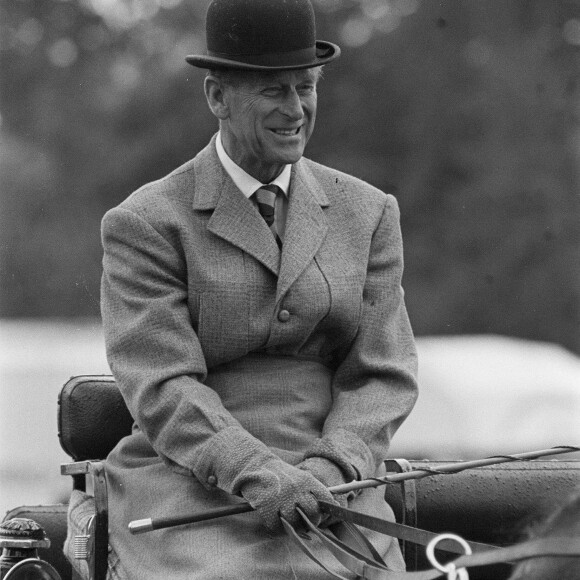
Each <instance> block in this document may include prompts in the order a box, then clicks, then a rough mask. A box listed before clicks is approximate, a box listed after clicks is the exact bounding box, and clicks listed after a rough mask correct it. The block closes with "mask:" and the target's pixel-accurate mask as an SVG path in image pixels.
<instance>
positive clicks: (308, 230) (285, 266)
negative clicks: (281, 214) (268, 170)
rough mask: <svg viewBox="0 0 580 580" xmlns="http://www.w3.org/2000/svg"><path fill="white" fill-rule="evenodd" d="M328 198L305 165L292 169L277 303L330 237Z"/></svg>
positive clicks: (297, 164)
mask: <svg viewBox="0 0 580 580" xmlns="http://www.w3.org/2000/svg"><path fill="white" fill-rule="evenodd" d="M326 206H328V198H327V197H326V195H325V193H324V191H323V190H322V188H321V187H320V185H319V184H318V182H317V181H316V180H315V179H314V177H313V176H312V174H311V173H310V171H309V170H308V168H307V167H306V164H305V162H304V161H299V162H298V163H296V164H295V165H294V167H293V168H292V178H291V180H290V192H289V204H288V217H287V222H286V231H285V235H284V247H283V251H282V262H281V265H280V276H279V279H278V288H277V290H276V302H278V301H279V300H280V299H281V298H282V296H283V295H284V294H285V293H286V292H287V291H288V289H289V288H290V286H292V284H293V283H294V282H295V281H296V279H297V278H298V276H300V274H301V273H302V272H303V271H304V269H305V268H306V266H308V264H309V263H310V261H311V260H312V259H313V258H314V256H315V254H316V252H317V251H318V249H319V248H320V246H321V244H322V242H323V240H324V238H325V237H326V233H327V231H328V223H327V220H326V216H325V215H324V212H323V210H322V207H326Z"/></svg>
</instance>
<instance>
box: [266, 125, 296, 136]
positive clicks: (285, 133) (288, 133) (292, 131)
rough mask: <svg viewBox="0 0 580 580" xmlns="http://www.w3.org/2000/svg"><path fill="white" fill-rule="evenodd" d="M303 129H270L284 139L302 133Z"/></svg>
mask: <svg viewBox="0 0 580 580" xmlns="http://www.w3.org/2000/svg"><path fill="white" fill-rule="evenodd" d="M300 129H301V127H296V128H295V129H270V130H271V131H272V132H273V133H275V134H276V135H282V136H283V137H292V136H294V135H298V133H300Z"/></svg>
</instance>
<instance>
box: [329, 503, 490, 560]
mask: <svg viewBox="0 0 580 580" xmlns="http://www.w3.org/2000/svg"><path fill="white" fill-rule="evenodd" d="M318 504H319V505H320V509H321V510H322V512H324V513H327V514H331V515H332V516H334V517H337V518H341V519H342V520H343V521H345V522H352V523H353V524H357V525H358V526H362V527H363V528H368V529H369V530H374V531H375V532H379V533H381V534H386V535H387V536H392V537H394V538H399V539H401V540H406V541H408V542H413V543H415V544H420V545H422V546H426V545H427V544H428V543H429V542H430V541H431V540H433V539H434V538H436V537H437V536H439V534H436V533H434V532H429V531H427V530H422V529H420V528H413V527H411V526H405V525H403V524H396V523H394V522H387V521H385V520H381V519H379V518H375V517H373V516H369V515H367V514H361V513H359V512H357V511H354V510H351V509H348V508H343V507H341V506H338V505H335V504H332V503H328V502H325V501H319V502H318ZM467 543H468V545H469V547H470V548H471V550H472V552H474V553H475V552H482V551H488V550H496V549H497V546H492V545H491V544H483V543H480V542H467ZM437 547H438V548H439V549H441V550H445V551H446V552H452V553H454V554H463V553H464V552H463V550H462V549H461V547H460V546H458V544H457V543H456V542H453V541H450V540H442V541H441V542H439V543H438V544H437Z"/></svg>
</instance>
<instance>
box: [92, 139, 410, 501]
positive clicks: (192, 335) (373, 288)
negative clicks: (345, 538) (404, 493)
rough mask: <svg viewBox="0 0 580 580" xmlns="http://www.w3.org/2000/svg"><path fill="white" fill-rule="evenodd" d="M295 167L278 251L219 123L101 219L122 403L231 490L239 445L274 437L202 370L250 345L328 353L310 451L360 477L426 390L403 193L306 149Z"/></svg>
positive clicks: (172, 452)
mask: <svg viewBox="0 0 580 580" xmlns="http://www.w3.org/2000/svg"><path fill="white" fill-rule="evenodd" d="M290 183H291V185H290V191H289V208H288V218H287V227H286V235H285V240H284V247H283V251H282V252H280V250H279V249H278V247H277V245H276V243H275V241H274V239H273V236H272V234H271V232H270V230H269V229H268V227H267V226H266V224H265V222H264V220H263V219H262V218H261V216H260V215H259V213H258V211H257V209H256V208H255V206H254V205H253V203H252V202H251V201H250V200H248V199H247V198H246V197H244V195H243V194H242V193H241V192H240V191H239V190H238V189H237V187H236V186H235V185H234V183H233V182H232V180H231V178H230V177H229V176H228V174H227V173H226V172H225V170H224V169H223V167H222V165H221V163H220V162H219V159H218V157H217V153H216V149H215V136H214V138H213V139H212V141H211V142H210V144H209V145H208V146H207V147H206V148H205V149H204V150H203V151H201V152H200V153H199V154H198V155H197V156H196V157H195V158H194V159H193V160H191V161H189V162H187V163H185V164H184V165H183V166H181V167H180V168H178V169H176V170H175V171H173V172H172V173H171V174H169V175H168V176H166V177H165V178H163V179H161V180H159V181H156V182H153V183H151V184H148V185H146V186H144V187H143V188H141V189H139V190H138V191H136V192H135V193H134V194H132V195H131V196H130V197H129V198H127V199H126V200H125V201H124V202H123V203H121V204H120V205H119V206H118V207H116V208H114V209H112V210H110V211H109V212H108V213H107V214H106V216H105V217H104V219H103V229H102V235H103V246H104V274H103V283H102V315H103V321H104V328H105V339H106V345H107V355H108V358H109V363H110V366H111V370H112V372H113V374H114V376H115V378H116V380H117V382H118V384H119V387H120V389H121V391H122V393H123V396H124V397H125V399H126V402H127V405H128V407H129V410H130V412H131V413H132V415H133V417H134V418H135V421H136V424H137V425H138V426H139V428H140V429H141V430H142V431H143V433H144V434H145V436H146V438H147V440H148V442H149V443H150V444H151V446H152V447H153V449H154V451H155V453H156V454H157V455H158V456H159V457H161V458H162V459H163V461H164V462H165V463H166V464H167V465H168V466H169V467H170V468H171V469H172V470H174V471H176V472H178V473H182V474H188V475H192V474H193V475H194V476H195V477H196V478H197V479H198V480H199V481H200V482H202V483H203V484H204V485H207V486H210V485H215V482H216V478H217V485H218V487H220V488H222V489H224V490H226V491H231V489H230V488H229V484H230V482H231V479H232V478H233V476H234V474H229V473H228V459H230V458H231V457H232V454H236V453H238V454H239V453H242V454H252V453H265V452H269V450H268V451H266V450H264V443H263V442H262V441H260V438H259V436H256V434H255V433H252V432H251V430H248V428H247V426H245V425H243V424H242V423H241V422H240V421H239V420H238V419H237V418H236V417H234V416H233V415H232V413H230V411H229V410H228V408H226V406H225V405H224V403H223V401H222V400H221V398H220V396H219V395H218V394H217V393H216V391H215V390H214V389H213V388H212V387H211V386H209V384H208V382H209V381H208V377H209V376H211V373H212V371H213V370H214V369H219V368H221V367H222V366H223V365H225V364H227V363H230V362H231V361H235V360H239V359H241V358H243V357H245V356H247V355H248V354H250V353H258V354H262V355H264V356H268V355H272V356H276V357H282V358H283V357H287V358H288V359H292V360H304V361H312V360H316V361H320V362H321V363H322V364H324V365H325V366H326V367H327V368H329V369H331V373H332V385H331V388H332V404H331V407H330V410H329V412H328V414H327V417H326V419H325V421H324V424H323V425H322V427H321V433H320V436H319V437H318V438H316V439H314V440H312V441H311V442H310V445H309V448H308V449H306V450H305V452H304V456H305V457H307V456H323V457H327V458H330V459H332V460H333V461H335V462H337V463H338V464H339V465H341V466H342V467H343V469H346V470H347V471H348V470H350V471H349V472H350V473H352V474H353V475H354V476H355V477H356V478H366V477H371V476H373V475H374V474H375V472H376V469H377V465H379V463H380V462H381V461H382V460H383V459H384V457H385V454H386V452H387V449H388V445H389V441H390V438H391V437H392V435H393V434H394V432H395V431H396V429H397V428H398V426H399V425H400V424H401V422H402V421H403V420H404V418H405V417H406V416H407V414H408V413H409V412H410V410H411V408H412V406H413V404H414V401H415V398H416V394H417V388H416V381H415V375H416V351H415V346H414V340H413V335H412V332H411V328H410V325H409V320H408V317H407V312H406V309H405V305H404V297H403V296H404V295H403V291H402V288H401V276H402V271H403V252H402V242H401V232H400V227H399V212H398V206H397V203H396V200H395V198H394V197H393V196H391V195H385V194H384V193H382V192H381V191H379V190H378V189H376V188H374V187H372V186H370V185H369V184H367V183H364V182H363V181H361V180H358V179H356V178H354V177H351V176H348V175H346V174H344V173H341V172H339V171H336V170H333V169H329V168H327V167H324V166H322V165H320V164H317V163H315V162H313V161H310V160H308V159H306V158H302V159H301V160H300V161H299V162H297V163H296V164H294V165H293V168H292V176H291V182H290ZM240 380H243V378H240ZM208 481H209V483H208Z"/></svg>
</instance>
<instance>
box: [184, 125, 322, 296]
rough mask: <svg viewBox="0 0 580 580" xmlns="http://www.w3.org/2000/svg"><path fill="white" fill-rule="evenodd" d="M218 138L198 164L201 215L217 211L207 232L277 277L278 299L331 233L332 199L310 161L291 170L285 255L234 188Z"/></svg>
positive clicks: (196, 207)
mask: <svg viewBox="0 0 580 580" xmlns="http://www.w3.org/2000/svg"><path fill="white" fill-rule="evenodd" d="M215 140H216V135H214V136H213V138H212V140H211V141H210V143H209V144H208V146H207V147H205V149H203V150H202V151H201V152H200V153H199V154H198V155H197V157H196V158H195V160H194V167H195V181H196V186H195V188H194V191H195V198H194V201H193V208H194V210H197V211H209V210H213V214H212V216H211V218H210V219H209V222H208V230H209V231H211V232H212V233H214V234H215V235H216V236H219V237H220V238H222V239H224V240H226V241H228V242H230V243H231V244H233V245H235V246H237V247H239V248H240V249H242V250H243V251H245V252H247V253H248V254H250V255H251V256H253V257H254V258H256V259H257V260H258V261H260V262H261V263H262V264H263V265H264V266H265V267H266V268H268V269H269V270H270V271H271V272H272V273H273V274H275V275H278V276H279V280H278V289H277V299H280V298H281V297H282V296H283V295H284V294H285V293H286V291H287V290H288V288H289V287H290V286H291V285H292V284H293V283H294V281H295V280H296V279H297V278H298V276H299V275H300V274H301V273H302V271H303V270H304V269H305V268H306V266H307V265H308V263H309V262H310V261H311V260H312V258H313V257H314V255H315V254H316V252H317V251H318V249H319V248H320V245H321V244H322V241H323V240H324V237H325V236H326V232H327V230H328V224H327V222H326V216H325V215H324V211H323V210H322V208H323V207H327V206H328V205H329V201H328V198H327V196H326V194H325V193H324V191H323V190H322V188H321V186H320V185H319V183H318V181H317V180H316V178H315V177H314V176H313V175H312V173H311V171H310V169H309V167H308V164H307V161H306V160H304V159H301V160H300V161H298V162H297V163H295V164H294V165H293V167H292V175H291V178H290V191H289V194H288V195H289V204H288V217H287V222H286V233H285V237H284V248H283V252H282V253H280V250H279V249H278V246H277V245H276V242H275V240H274V237H273V236H272V233H271V232H270V230H269V229H268V227H267V226H266V224H265V222H264V220H263V218H262V217H261V216H260V214H259V213H258V211H257V209H256V208H255V207H254V204H253V203H252V202H251V201H250V200H249V199H247V198H246V197H245V196H244V194H243V193H242V192H241V191H240V190H239V189H238V188H237V187H236V185H235V184H234V182H233V181H232V179H231V178H230V176H229V175H228V174H227V172H226V171H225V169H224V168H223V165H222V164H221V162H220V160H219V157H218V155H217V151H216V146H215Z"/></svg>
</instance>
